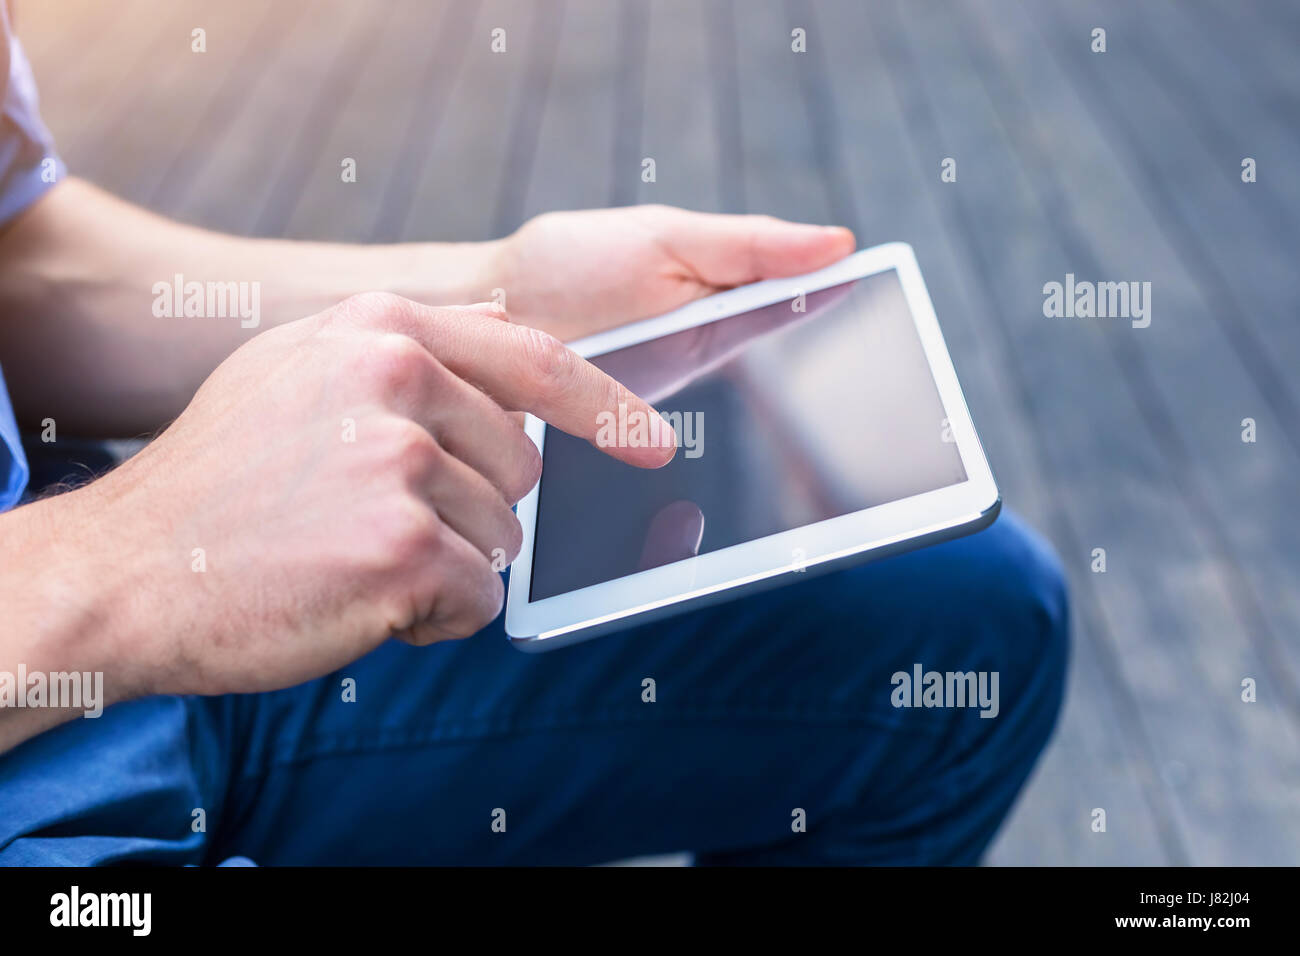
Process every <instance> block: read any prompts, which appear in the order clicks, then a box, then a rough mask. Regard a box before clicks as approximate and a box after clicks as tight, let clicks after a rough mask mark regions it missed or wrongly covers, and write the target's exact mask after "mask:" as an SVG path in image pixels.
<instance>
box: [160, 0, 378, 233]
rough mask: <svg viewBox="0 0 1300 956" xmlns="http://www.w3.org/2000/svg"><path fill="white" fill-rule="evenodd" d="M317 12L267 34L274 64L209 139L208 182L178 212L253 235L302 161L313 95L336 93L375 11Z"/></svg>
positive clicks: (329, 5)
mask: <svg viewBox="0 0 1300 956" xmlns="http://www.w3.org/2000/svg"><path fill="white" fill-rule="evenodd" d="M309 9H310V14H309V15H308V16H306V17H305V18H303V19H301V20H299V21H297V23H296V24H295V25H294V27H293V29H292V32H289V31H288V30H287V29H285V30H283V31H282V32H279V33H275V34H270V35H267V36H265V37H264V38H263V42H264V43H265V49H266V55H267V57H268V58H269V61H270V62H269V63H268V65H267V68H266V69H265V70H264V71H263V72H262V73H261V75H260V76H259V77H257V78H256V81H255V82H254V84H253V85H252V86H251V87H250V88H249V89H248V91H247V97H246V100H245V104H244V108H243V109H242V110H241V111H240V112H238V113H237V114H236V115H234V116H233V117H231V120H230V124H229V126H228V127H227V128H226V129H225V130H223V131H222V132H221V135H220V136H216V137H213V138H212V139H210V140H209V141H207V142H206V143H205V144H204V147H205V151H206V157H205V160H206V161H205V162H203V163H202V164H201V165H200V166H199V167H198V168H197V170H195V173H194V174H195V175H196V176H197V177H198V178H200V179H201V180H202V183H203V188H202V189H196V190H193V191H191V192H189V193H187V194H186V195H184V196H182V197H179V201H178V202H177V204H176V206H175V208H174V209H173V210H172V211H173V214H174V215H176V216H178V217H179V218H182V219H185V220H188V221H191V222H197V223H201V224H203V225H205V226H208V227H210V228H214V229H220V230H223V231H226V232H233V233H237V234H250V233H252V232H253V230H254V227H255V226H256V224H257V221H258V216H259V215H260V214H261V210H263V209H265V208H268V204H269V203H270V202H271V197H272V193H273V191H274V189H275V188H276V184H277V183H278V182H280V181H282V178H283V177H284V176H285V175H286V174H285V172H284V170H285V169H286V167H287V168H296V167H297V164H298V162H299V161H298V159H297V157H296V156H294V155H287V154H286V146H288V147H289V148H290V150H292V148H293V144H295V143H297V144H302V143H304V142H306V141H307V140H306V139H305V138H304V136H305V134H303V133H302V132H301V131H302V128H303V125H304V123H306V122H309V121H310V120H311V118H312V117H313V116H314V115H315V114H313V112H312V109H313V107H312V104H313V103H316V102H318V100H315V99H313V98H312V96H310V95H309V96H307V97H304V91H311V92H312V94H314V95H316V96H319V95H320V93H321V91H322V90H324V91H325V92H327V93H332V92H333V90H334V88H335V84H336V81H332V80H331V79H330V78H331V76H338V75H339V73H340V72H342V71H343V70H345V69H346V66H347V65H350V61H349V60H348V51H349V50H350V49H351V46H350V44H351V43H352V41H353V39H354V38H355V37H356V36H357V35H358V31H365V30H367V29H369V28H370V25H371V22H372V21H373V19H374V16H373V13H372V12H371V11H370V10H368V9H366V8H364V7H362V6H360V5H357V4H350V3H346V2H344V0H318V2H316V3H313V4H312V5H311V7H310V8H309Z"/></svg>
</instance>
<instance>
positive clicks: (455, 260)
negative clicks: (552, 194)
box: [376, 237, 509, 308]
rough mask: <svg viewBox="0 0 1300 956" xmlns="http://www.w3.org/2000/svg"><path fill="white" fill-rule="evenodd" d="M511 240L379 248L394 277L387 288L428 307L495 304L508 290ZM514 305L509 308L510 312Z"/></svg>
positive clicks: (423, 243) (407, 244)
mask: <svg viewBox="0 0 1300 956" xmlns="http://www.w3.org/2000/svg"><path fill="white" fill-rule="evenodd" d="M508 243H509V238H508V237H507V238H506V239H490V240H487V241H484V242H411V243H403V244H401V245H396V246H386V247H376V248H377V249H381V250H382V254H383V255H385V256H386V257H388V260H389V262H390V263H391V265H392V267H393V269H394V273H393V276H392V278H391V279H390V280H389V281H388V282H387V283H385V284H384V285H383V286H382V287H383V288H385V289H386V291H389V292H395V293H397V294H398V295H401V296H404V297H405V298H408V299H412V300H414V301H416V302H422V303H424V304H425V305H471V304H473V303H476V302H489V301H492V300H493V299H495V298H497V296H498V295H500V292H499V291H498V290H501V289H504V288H505V282H506V277H505V268H504V265H505V260H506V252H507V246H508ZM508 307H509V303H508V302H507V308H508Z"/></svg>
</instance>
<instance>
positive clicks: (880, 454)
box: [529, 269, 966, 601]
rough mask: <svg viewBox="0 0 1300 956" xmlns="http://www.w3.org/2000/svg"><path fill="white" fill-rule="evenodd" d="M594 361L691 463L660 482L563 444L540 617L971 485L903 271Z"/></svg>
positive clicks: (542, 563)
mask: <svg viewBox="0 0 1300 956" xmlns="http://www.w3.org/2000/svg"><path fill="white" fill-rule="evenodd" d="M799 306H802V309H800V308H799ZM592 361H593V362H594V363H595V364H596V365H598V366H600V367H601V368H603V369H605V370H606V371H607V372H609V373H610V374H611V375H613V376H614V377H615V378H617V379H619V380H620V381H622V382H623V383H625V384H626V385H627V386H628V387H629V388H630V389H632V391H633V392H636V393H637V394H639V395H641V396H643V397H644V398H646V399H647V400H649V401H650V402H651V403H652V404H653V405H654V406H655V407H656V408H658V409H659V411H660V412H662V413H664V414H665V415H666V416H667V417H668V419H669V421H671V422H672V424H673V426H674V427H675V428H676V429H677V432H678V443H679V445H680V446H681V447H679V448H678V451H677V455H676V457H675V458H674V459H673V460H672V462H671V463H669V464H668V465H667V466H665V467H664V468H661V469H659V470H658V471H645V470H642V469H638V468H633V467H631V466H630V465H624V464H621V463H620V462H617V461H615V460H614V459H612V458H610V457H608V456H607V455H605V454H604V453H602V452H601V451H599V450H598V449H596V448H593V447H592V446H591V445H590V444H588V443H587V442H586V441H583V440H581V439H577V438H573V437H571V436H569V435H566V434H564V433H563V432H561V431H559V430H558V429H554V428H548V429H547V430H546V443H545V451H544V455H543V468H542V482H541V488H540V491H539V498H538V507H537V533H536V540H535V543H534V547H533V569H532V586H531V591H530V595H529V600H530V601H540V600H543V599H544V598H548V597H553V596H554V595H557V594H563V593H565V592H567V591H573V590H577V589H578V588H584V587H588V586H589V585H593V584H600V583H602V582H604V581H612V580H614V579H615V578H620V577H624V576H626V575H629V574H635V573H636V572H638V571H644V570H647V569H649V568H652V567H658V566H660V565H664V564H669V563H671V562H673V561H679V560H682V559H684V558H689V557H692V556H694V555H696V554H704V553H707V552H710V551H717V550H719V549H721V548H727V547H731V546H732V545H736V544H740V543H743V542H746V541H752V540H754V539H756V538H762V537H765V536H767V535H771V534H779V533H780V532H782V531H789V530H790V529H792V528H798V527H801V526H803V525H808V524H813V523H815V522H818V521H824V520H826V519H828V518H836V517H839V516H840V515H845V514H850V513H852V512H854V511H861V510H862V509H864V508H870V507H873V506H875V505H879V504H883V503H885V502H888V501H895V500H898V499H900V498H906V497H909V496H911V495H916V494H921V493H923V492H927V491H933V490H935V489H936V488H944V487H947V486H949V485H954V484H958V483H960V482H962V481H965V480H966V472H965V469H964V468H963V467H962V464H961V456H960V455H959V454H958V451H957V446H956V444H954V443H953V442H952V441H951V436H949V435H948V434H947V428H946V425H947V423H946V422H945V421H944V410H943V405H942V403H941V402H940V400H939V392H938V389H937V388H936V387H935V383H934V379H933V377H932V376H931V374H930V368H929V364H928V363H927V362H926V359H925V353H924V350H923V349H922V346H921V340H920V338H919V336H918V335H917V332H916V327H915V325H914V324H913V322H912V318H911V315H910V314H909V312H908V307H907V299H906V297H905V296H904V294H903V288H902V285H901V284H900V282H899V278H898V273H897V272H896V271H895V270H893V269H890V270H887V271H885V272H880V273H877V274H875V275H871V276H867V277H866V278H863V279H858V280H855V281H853V282H846V283H844V284H842V285H838V286H832V287H831V288H829V289H824V290H822V291H820V292H814V293H811V294H809V295H807V296H806V299H805V300H804V301H802V302H796V301H795V300H787V301H785V302H778V303H776V304H775V305H770V306H766V307H764V308H762V309H757V310H754V311H751V312H744V313H741V314H739V315H733V316H729V317H727V318H723V319H719V320H718V321H716V322H711V323H708V324H707V325H701V326H697V327H695V328H691V329H685V330H683V331H681V332H676V333H673V334H672V335H668V336H664V337H663V338H660V339H655V340H652V341H649V342H642V343H640V344H638V345H632V346H629V347H627V348H624V349H619V350H618V351H615V352H610V353H608V354H606V355H601V356H598V357H596V358H594V359H592Z"/></svg>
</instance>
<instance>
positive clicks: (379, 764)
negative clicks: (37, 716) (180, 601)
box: [0, 513, 1068, 864]
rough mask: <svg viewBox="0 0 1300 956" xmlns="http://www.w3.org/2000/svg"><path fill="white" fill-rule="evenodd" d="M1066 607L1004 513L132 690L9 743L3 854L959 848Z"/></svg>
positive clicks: (969, 859)
mask: <svg viewBox="0 0 1300 956" xmlns="http://www.w3.org/2000/svg"><path fill="white" fill-rule="evenodd" d="M1067 618H1068V613H1067V607H1066V594H1065V588H1064V585H1063V583H1062V576H1061V571H1060V568H1059V566H1058V564H1057V562H1056V560H1055V558H1054V557H1053V556H1052V554H1051V552H1050V550H1049V548H1048V547H1047V546H1046V544H1045V543H1044V542H1043V541H1042V540H1041V539H1040V538H1039V537H1038V536H1036V535H1035V534H1034V533H1032V532H1031V531H1029V530H1028V529H1027V528H1026V527H1025V526H1024V525H1023V524H1022V523H1021V522H1020V521H1019V520H1017V519H1016V518H1015V517H1014V516H1013V515H1010V514H1006V513H1004V515H1003V516H1002V518H1001V519H1000V520H998V521H997V522H996V523H995V524H994V525H993V526H992V527H991V528H989V529H987V530H985V531H982V532H980V533H979V534H976V535H973V536H971V537H968V538H964V539H961V540H957V541H953V542H950V543H947V544H942V545H938V546H935V547H931V548H928V549H925V550H922V551H918V552H913V553H911V554H905V555H900V556H897V557H893V558H889V559H886V560H883V561H879V562H877V563H874V564H869V565H865V566H862V567H858V568H855V569H851V570H847V571H841V572H836V573H833V574H830V575H826V576H823V577H810V578H809V579H808V580H806V581H801V582H799V583H797V584H793V585H790V586H788V587H784V588H780V589H778V590H775V591H770V592H767V593H765V594H762V595H759V596H756V597H749V598H745V599H742V600H741V601H738V602H734V603H731V604H726V605H720V606H717V607H713V608H709V609H706V610H701V611H697V612H692V613H689V614H686V615H683V616H680V617H677V618H674V619H671V620H668V621H666V622H659V623H655V624H651V625H647V626H645V627H641V628H636V629H633V630H629V631H626V632H623V633H620V634H617V635H613V636H608V637H602V638H599V639H598V640H596V641H593V642H591V643H588V644H582V645H578V646H575V647H571V648H567V649H564V650H560V651H555V652H552V653H549V654H542V655H537V656H534V655H526V654H521V653H519V652H518V651H516V650H513V649H512V648H510V647H509V646H508V645H507V643H506V640H505V639H504V637H503V634H502V631H501V627H500V622H499V621H498V622H497V623H496V624H494V625H492V626H491V627H490V628H488V629H487V630H486V631H484V632H482V633H480V634H478V635H476V636H475V637H473V638H471V639H469V640H466V641H463V642H459V643H450V644H443V645H437V646H434V647H429V648H413V647H409V646H407V645H404V644H400V643H397V642H389V643H388V644H387V645H385V646H383V647H381V648H380V649H379V650H377V651H375V652H374V653H372V654H370V655H369V656H367V657H365V658H363V659H362V660H359V661H357V662H356V663H354V664H352V665H351V666H349V667H347V668H345V669H343V670H341V671H339V672H338V673H335V674H331V675H329V676H328V677H325V678H322V679H320V680H316V681H312V682H310V683H307V684H303V685H301V686H298V687H294V688H290V689H288V690H283V691H277V692H274V693H266V694H249V695H233V696H226V697H208V698H204V697H153V698H147V699H143V700H137V701H132V702H129V703H125V704H120V705H117V706H115V707H111V708H109V709H107V710H106V711H105V712H104V714H103V716H102V717H100V718H98V719H84V718H78V719H76V720H73V721H71V722H69V723H66V724H64V725H62V726H60V727H58V728H55V729H54V730H52V731H50V732H48V733H46V734H43V735H42V736H40V737H37V738H35V739H33V740H30V741H28V742H26V743H25V744H23V745H21V746H20V747H18V748H17V749H15V750H13V751H11V752H9V753H8V754H5V755H0V863H6V864H64V863H71V864H91V863H110V862H125V861H149V862H157V863H168V864H185V863H215V862H218V861H221V860H224V859H226V858H228V857H232V856H245V857H249V858H251V859H252V860H254V861H255V862H257V863H260V864H328V863H336V864H337V863H355V864H422V863H434V864H536V863H557V864H579V863H593V862H600V861H606V860H613V859H617V858H621V857H628V856H636V855H641V854H650V853H661V852H668V851H678V850H689V851H693V852H694V853H695V854H696V860H697V862H699V863H726V864H750V863H763V864H766V863H772V864H777V863H791V864H811V863H890V864H948V863H974V862H976V861H977V860H978V859H979V857H980V854H981V852H982V851H983V850H984V848H985V847H986V846H987V845H988V843H989V841H990V840H991V839H992V837H993V835H994V833H995V831H996V830H997V827H998V825H999V823H1000V822H1001V821H1002V819H1003V818H1004V817H1005V815H1006V814H1007V811H1008V809H1009V808H1010V806H1011V804H1012V801H1013V800H1014V798H1015V796H1016V793H1017V792H1018V791H1019V789H1020V787H1021V785H1022V784H1023V783H1024V780H1025V778H1026V776H1027V775H1028V773H1029V771H1030V769H1031V767H1032V766H1033V764H1034V761H1035V759H1036V757H1037V755H1038V754H1039V752H1040V751H1041V750H1042V748H1043V746H1044V744H1045V742H1046V741H1047V739H1048V736H1049V734H1050V732H1051V729H1052V726H1053V724H1054V722H1055V719H1056V715H1057V711H1058V709H1059V706H1060V701H1061V696H1062V687H1063V681H1064V674H1065V665H1066V657H1067V643H1068V642H1067V629H1068V627H1067ZM160 626H163V622H160ZM915 664H920V665H922V667H923V669H924V670H926V671H929V670H935V671H940V672H946V671H962V672H965V671H989V672H992V671H996V672H998V675H999V712H998V714H997V716H996V717H993V718H985V717H981V716H980V712H979V710H978V709H977V708H974V707H968V708H956V707H933V708H926V707H920V708H917V707H911V708H904V707H896V706H894V700H893V699H892V698H894V697H895V694H894V692H895V689H896V688H895V686H894V684H893V683H892V681H891V676H892V675H893V674H894V673H895V672H900V671H901V672H905V673H908V674H911V672H912V671H913V666H914V665H915ZM347 677H351V678H353V679H355V681H356V685H355V686H356V700H355V702H345V701H344V700H343V696H344V695H343V693H342V682H343V679H344V678H347ZM645 678H652V679H653V680H654V682H655V683H654V698H655V699H654V701H653V702H647V701H646V700H644V699H643V697H644V696H646V690H645V689H644V687H645V685H643V681H644V679H645ZM199 809H201V810H203V811H204V812H203V815H202V816H203V822H204V824H205V826H204V827H203V828H199V827H198V826H197V824H196V821H197V820H198V819H199V815H197V814H196V813H195V811H196V810H199ZM800 811H802V815H801V814H800ZM801 819H802V821H803V826H804V827H805V829H804V830H803V831H802V832H800V829H799V826H800V822H801ZM494 822H495V823H496V826H495V827H494ZM502 824H504V831H502Z"/></svg>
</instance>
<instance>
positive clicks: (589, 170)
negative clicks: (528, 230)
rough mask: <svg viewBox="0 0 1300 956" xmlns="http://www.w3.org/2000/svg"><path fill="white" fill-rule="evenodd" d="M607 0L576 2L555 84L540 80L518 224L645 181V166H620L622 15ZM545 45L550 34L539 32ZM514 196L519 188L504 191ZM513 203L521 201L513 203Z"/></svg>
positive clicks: (595, 203)
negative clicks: (618, 184) (621, 182)
mask: <svg viewBox="0 0 1300 956" xmlns="http://www.w3.org/2000/svg"><path fill="white" fill-rule="evenodd" d="M615 13H616V11H615V10H614V9H612V8H611V7H610V5H609V4H608V3H606V2H605V0H568V2H567V3H566V4H565V11H564V21H563V29H562V31H561V33H560V36H559V42H558V45H557V47H556V52H555V54H554V56H555V65H554V67H553V69H552V70H551V71H550V78H549V82H545V83H543V82H540V81H539V83H538V89H539V92H540V91H545V93H546V99H545V101H544V102H542V103H540V104H535V105H534V107H533V108H538V107H540V114H541V115H540V120H541V121H540V123H539V125H538V127H537V133H536V146H535V148H534V150H533V151H532V152H533V156H532V161H531V165H530V168H529V173H528V176H527V177H526V179H525V180H524V181H525V182H526V184H527V189H526V190H525V192H524V196H523V200H522V203H518V204H517V206H518V208H517V211H515V212H511V213H510V217H513V218H512V219H511V221H510V222H506V221H504V220H501V221H499V225H501V226H509V225H518V224H519V223H520V222H523V221H524V220H526V219H528V218H530V217H532V216H535V215H537V214H538V213H542V212H548V211H550V210H553V209H587V208H591V207H600V206H605V205H607V204H608V203H609V199H610V196H611V194H612V192H613V183H614V182H615V181H616V180H618V179H622V178H627V179H630V180H633V181H635V180H637V179H639V177H640V174H641V168H640V164H639V163H638V164H637V165H635V166H633V167H630V168H628V169H620V170H615V169H614V168H613V157H614V142H615V136H614V131H615V119H616V117H615V110H616V107H617V97H616V95H615V93H616V88H615V84H614V83H612V82H611V78H612V77H613V76H615V75H616V74H617V72H618V64H617V61H616V57H617V54H618V51H619V41H618V37H617V34H616V32H615V29H616V27H617V25H618V22H619V19H618V17H617V16H616V15H615ZM534 36H535V37H537V40H538V42H545V40H546V35H545V33H544V32H535V33H534ZM504 192H505V194H506V195H511V194H512V190H510V189H509V188H507V189H506V190H504ZM512 205H516V203H514V202H512Z"/></svg>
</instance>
